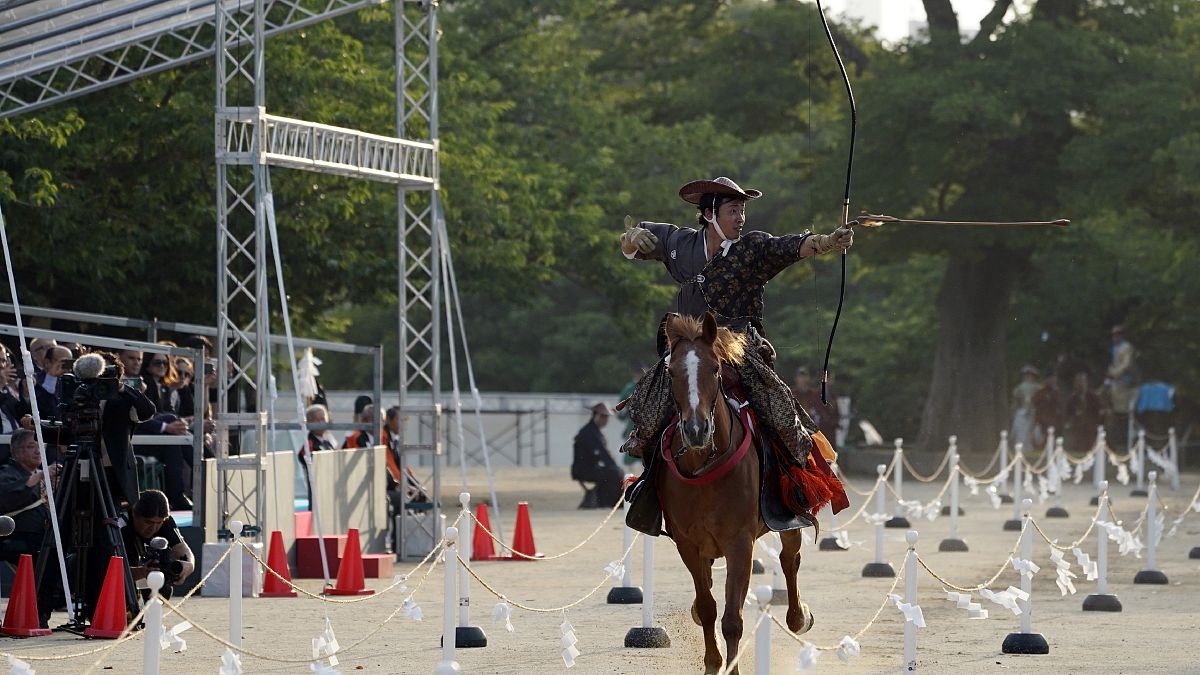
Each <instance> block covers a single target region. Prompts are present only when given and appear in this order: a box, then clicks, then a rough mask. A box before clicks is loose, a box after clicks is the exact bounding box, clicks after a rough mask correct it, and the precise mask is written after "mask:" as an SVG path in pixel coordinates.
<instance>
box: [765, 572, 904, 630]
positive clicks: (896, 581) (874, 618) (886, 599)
mask: <svg viewBox="0 0 1200 675" xmlns="http://www.w3.org/2000/svg"><path fill="white" fill-rule="evenodd" d="M911 554H912V551H911V550H910V551H907V552H906V553H905V554H904V560H902V561H900V568H901V569H903V568H904V563H906V562H908V556H909V555H911ZM903 578H904V575H903V574H898V575H896V578H895V579H893V580H892V587H891V588H889V589H888V592H887V593H885V594H884V595H883V602H882V603H880V604H879V609H877V610H875V614H874V615H873V616H872V617H871V620H870V621H868V622H867V625H865V626H863V627H862V629H861V630H859V631H858V632H857V633H855V634H854V639H855V640H861V639H862V636H864V635H866V634H867V631H869V630H871V627H872V626H874V625H875V622H876V621H877V620H878V619H879V615H880V614H882V613H883V608H884V607H887V606H888V604H889V603H891V601H892V599H891V598H890V597H888V596H890V595H891V594H892V593H895V592H896V586H898V585H899V584H900V581H901V580H902V579H903ZM771 620H772V621H774V622H775V625H777V626H779V627H780V628H782V629H783V632H784V634H785V635H787V636H788V637H790V638H792V639H793V640H795V641H796V642H798V643H800V644H806V643H808V640H805V639H804V638H802V637H800V636H799V635H796V634H795V633H793V632H792V629H790V628H788V627H787V626H786V625H785V624H784V623H783V622H781V621H780V620H779V618H778V617H776V616H775V615H773V614H772V615H771ZM840 646H841V645H834V646H832V647H822V646H820V645H813V648H814V649H817V650H818V651H822V652H831V651H836V650H837V649H838V647H840Z"/></svg>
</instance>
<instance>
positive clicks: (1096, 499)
mask: <svg viewBox="0 0 1200 675" xmlns="http://www.w3.org/2000/svg"><path fill="white" fill-rule="evenodd" d="M1109 499H1110V502H1111V497H1110V498H1109ZM1088 505H1089V506H1099V505H1100V498H1099V497H1092V499H1091V500H1090V501H1089V502H1088ZM1110 506H1111V504H1110Z"/></svg>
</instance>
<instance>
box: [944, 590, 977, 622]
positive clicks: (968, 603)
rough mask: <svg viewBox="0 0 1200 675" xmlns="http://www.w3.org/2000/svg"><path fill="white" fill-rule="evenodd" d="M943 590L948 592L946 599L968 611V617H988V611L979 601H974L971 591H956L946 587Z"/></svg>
mask: <svg viewBox="0 0 1200 675" xmlns="http://www.w3.org/2000/svg"><path fill="white" fill-rule="evenodd" d="M942 590H943V591H944V592H945V593H946V599H947V600H949V601H950V602H953V603H954V606H955V607H957V608H959V609H965V610H966V611H967V618H968V619H986V618H988V611H987V610H986V609H984V608H983V606H982V605H980V604H979V603H978V602H973V601H972V598H971V594H970V593H956V592H955V591H951V590H948V589H945V588H943V589H942Z"/></svg>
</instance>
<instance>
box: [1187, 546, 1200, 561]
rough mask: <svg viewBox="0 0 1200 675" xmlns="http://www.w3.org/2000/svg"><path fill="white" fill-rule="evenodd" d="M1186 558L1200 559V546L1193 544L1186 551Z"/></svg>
mask: <svg viewBox="0 0 1200 675" xmlns="http://www.w3.org/2000/svg"><path fill="white" fill-rule="evenodd" d="M1188 558H1191V559H1192V560H1196V559H1200V546H1195V547H1193V548H1192V550H1191V551H1189V552H1188Z"/></svg>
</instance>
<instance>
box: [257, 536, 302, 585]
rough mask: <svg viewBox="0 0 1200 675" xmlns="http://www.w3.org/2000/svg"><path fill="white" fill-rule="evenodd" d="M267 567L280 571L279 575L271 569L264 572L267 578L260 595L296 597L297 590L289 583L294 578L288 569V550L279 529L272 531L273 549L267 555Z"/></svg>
mask: <svg viewBox="0 0 1200 675" xmlns="http://www.w3.org/2000/svg"><path fill="white" fill-rule="evenodd" d="M267 567H269V568H271V570H274V571H275V572H278V573H279V576H278V577H277V576H275V575H274V574H271V571H270V570H268V571H266V572H264V574H266V577H267V578H266V579H263V589H262V593H259V596H260V597H263V598H294V597H296V591H294V590H292V587H291V586H289V585H288V583H287V582H290V581H291V580H292V573H291V571H290V570H288V561H287V551H284V550H283V533H282V532H280V531H279V530H275V531H274V532H272V533H271V550H270V552H269V553H268V555H267ZM279 577H283V578H282V579H280V578H279Z"/></svg>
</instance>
